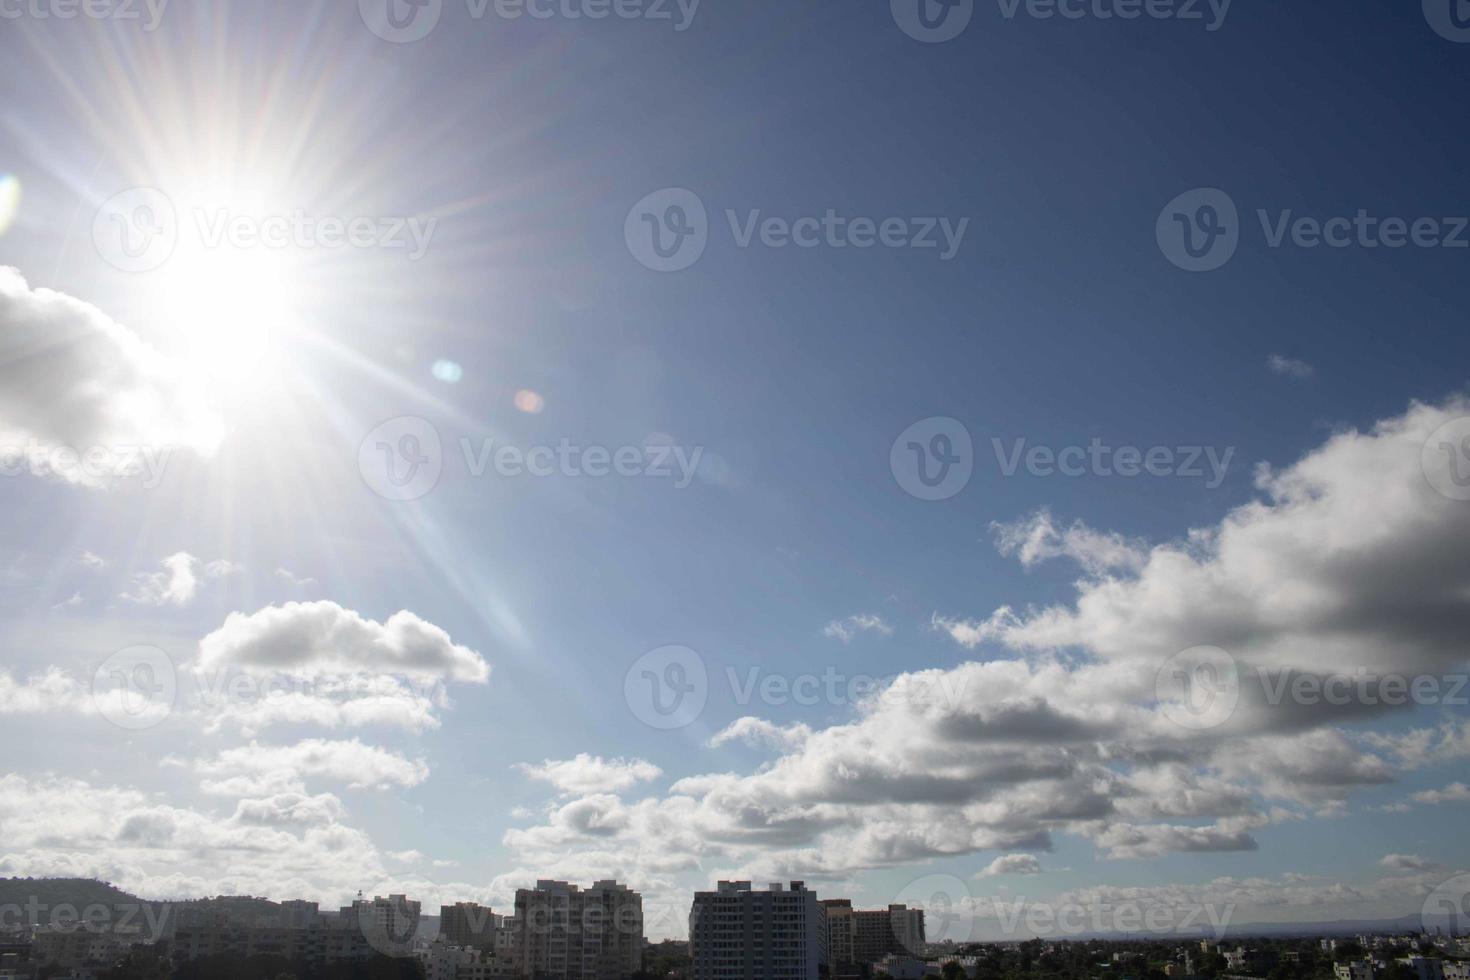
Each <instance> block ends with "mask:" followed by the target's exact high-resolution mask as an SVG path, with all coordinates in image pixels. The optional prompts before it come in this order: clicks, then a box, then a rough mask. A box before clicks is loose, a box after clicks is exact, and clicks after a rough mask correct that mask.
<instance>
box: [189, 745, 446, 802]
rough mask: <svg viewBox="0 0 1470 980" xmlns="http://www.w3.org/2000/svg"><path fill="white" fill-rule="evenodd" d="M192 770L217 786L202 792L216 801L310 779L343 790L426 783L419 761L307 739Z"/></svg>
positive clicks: (239, 751)
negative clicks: (223, 797)
mask: <svg viewBox="0 0 1470 980" xmlns="http://www.w3.org/2000/svg"><path fill="white" fill-rule="evenodd" d="M193 769H194V771H195V772H198V773H200V774H202V775H205V776H211V777H217V780H218V781H214V782H212V783H211V784H210V785H209V786H207V787H206V789H207V791H209V792H213V793H214V794H216V795H230V794H233V793H240V794H243V795H256V794H259V795H265V794H277V795H280V794H283V793H285V792H286V791H288V790H291V789H294V788H296V787H298V786H300V785H301V784H302V783H304V782H305V781H306V780H308V779H324V780H329V781H331V782H336V783H343V784H346V785H347V786H348V787H349V788H351V789H388V788H391V787H394V786H397V787H405V788H406V787H412V786H417V785H419V784H420V783H422V782H423V781H424V780H425V779H427V778H429V767H428V764H427V763H425V762H424V761H423V760H422V759H417V760H413V759H408V758H406V757H404V756H402V755H399V754H398V753H396V752H392V751H389V750H387V749H381V748H377V747H376V746H372V745H365V744H363V743H362V742H360V741H358V740H357V739H351V740H339V741H331V740H327V739H318V738H313V739H306V740H304V741H301V742H297V743H296V744H294V745H259V744H257V743H255V742H252V743H250V744H249V745H246V746H238V747H236V748H231V749H225V750H223V751H221V752H220V753H219V754H218V755H217V756H215V757H214V758H212V759H207V760H203V759H202V760H198V761H196V762H195V763H194V764H193Z"/></svg>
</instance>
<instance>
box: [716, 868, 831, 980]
mask: <svg viewBox="0 0 1470 980" xmlns="http://www.w3.org/2000/svg"><path fill="white" fill-rule="evenodd" d="M689 955H690V958H691V959H692V960H693V961H694V966H693V977H694V980H777V978H779V980H817V975H818V972H819V971H820V970H821V969H822V968H823V967H824V966H825V965H826V964H827V962H828V954H827V914H826V909H825V908H823V906H822V904H821V903H820V902H818V901H817V895H816V893H815V892H813V891H811V890H810V889H808V888H807V887H806V884H805V883H804V882H800V881H793V882H791V884H790V886H789V887H786V886H783V885H781V884H780V883H779V882H778V883H776V884H773V885H771V886H770V888H769V889H768V890H767V891H754V890H752V889H751V887H750V882H748V881H721V882H719V883H718V885H716V889H715V891H712V892H695V894H694V904H693V906H692V907H691V908H690V910H689Z"/></svg>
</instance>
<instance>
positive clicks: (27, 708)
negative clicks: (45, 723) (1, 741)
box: [0, 667, 96, 715]
mask: <svg viewBox="0 0 1470 980" xmlns="http://www.w3.org/2000/svg"><path fill="white" fill-rule="evenodd" d="M95 710H96V708H95V706H94V705H93V704H92V699H91V696H90V692H89V691H88V690H87V688H86V687H85V686H84V685H83V684H82V683H81V682H80V681H78V680H77V679H76V678H75V677H73V676H72V675H71V674H69V673H67V672H66V671H64V670H61V669H60V668H59V667H48V668H47V669H46V670H45V671H44V672H42V673H40V674H35V675H32V676H31V677H29V678H27V679H26V680H25V681H24V682H21V681H16V680H15V679H14V678H13V677H12V676H11V675H10V673H9V672H8V671H5V670H0V715H7V714H15V715H22V714H23V715H31V714H44V713H48V712H53V711H66V712H81V713H91V712H93V711H95Z"/></svg>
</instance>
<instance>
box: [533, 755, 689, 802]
mask: <svg viewBox="0 0 1470 980" xmlns="http://www.w3.org/2000/svg"><path fill="white" fill-rule="evenodd" d="M515 768H516V769H519V770H520V771H521V772H523V773H525V774H526V775H527V776H529V777H530V778H532V779H538V780H540V781H542V782H546V783H550V784H551V785H553V786H555V787H556V788H557V789H558V790H560V791H561V792H563V793H573V794H578V795H586V794H588V793H615V792H618V791H619V790H624V789H628V788H629V787H631V786H634V785H636V784H637V783H641V782H647V781H649V780H652V779H657V778H658V777H659V776H662V775H663V770H662V769H660V768H659V767H658V766H656V765H654V764H653V763H651V762H648V761H646V760H644V759H604V758H602V757H601V756H594V755H588V754H587V753H586V752H582V753H579V754H578V755H577V757H576V758H575V759H561V760H554V759H547V760H546V761H545V762H543V763H541V764H540V765H531V764H529V763H525V762H520V763H517V764H516V766H515Z"/></svg>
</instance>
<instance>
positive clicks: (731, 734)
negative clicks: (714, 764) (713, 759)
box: [709, 715, 812, 751]
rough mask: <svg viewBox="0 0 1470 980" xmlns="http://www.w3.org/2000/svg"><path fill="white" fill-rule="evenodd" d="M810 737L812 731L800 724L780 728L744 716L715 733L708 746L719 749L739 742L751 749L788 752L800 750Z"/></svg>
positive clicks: (761, 719) (749, 716)
mask: <svg viewBox="0 0 1470 980" xmlns="http://www.w3.org/2000/svg"><path fill="white" fill-rule="evenodd" d="M811 736H812V730H811V729H810V728H808V727H807V726H806V725H804V724H802V723H800V722H797V723H795V724H793V725H787V726H785V727H782V726H780V725H776V724H773V723H772V722H769V721H766V720H765V719H764V718H756V717H753V716H751V715H746V716H745V717H743V718H737V719H735V720H734V721H732V722H731V723H730V724H728V725H726V726H725V728H724V729H723V730H721V731H719V732H717V733H716V734H715V735H714V736H713V737H712V738H711V739H710V740H709V745H710V747H711V748H719V747H720V746H721V745H725V744H726V743H729V742H735V741H740V742H744V743H745V744H746V745H749V746H750V747H751V748H774V749H782V750H787V751H789V750H791V749H798V748H801V746H802V745H804V744H805V743H806V740H807V739H809V738H811Z"/></svg>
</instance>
